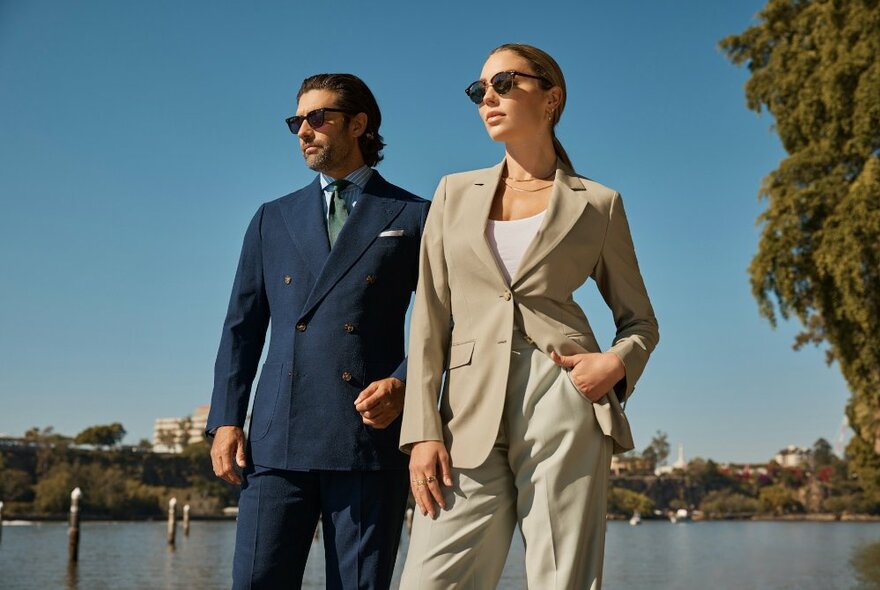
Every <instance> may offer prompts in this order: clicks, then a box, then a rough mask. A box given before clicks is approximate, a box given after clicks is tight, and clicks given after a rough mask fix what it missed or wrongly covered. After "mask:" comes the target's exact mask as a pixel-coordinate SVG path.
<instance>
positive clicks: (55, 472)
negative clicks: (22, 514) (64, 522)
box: [34, 463, 75, 514]
mask: <svg viewBox="0 0 880 590" xmlns="http://www.w3.org/2000/svg"><path fill="white" fill-rule="evenodd" d="M73 481H74V474H73V470H72V469H71V468H70V465H67V464H66V463H62V464H59V465H56V466H55V467H53V468H52V469H50V470H49V472H48V473H47V474H46V475H45V477H43V478H42V479H40V481H38V482H37V485H35V486H34V493H35V497H34V508H35V509H36V510H37V512H42V513H45V514H59V513H63V512H66V511H67V510H69V509H70V492H71V491H73V488H74V487H75V486H74V485H73Z"/></svg>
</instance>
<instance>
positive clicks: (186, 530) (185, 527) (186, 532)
mask: <svg viewBox="0 0 880 590" xmlns="http://www.w3.org/2000/svg"><path fill="white" fill-rule="evenodd" d="M183 536H184V537H188V536H189V504H184V505H183Z"/></svg>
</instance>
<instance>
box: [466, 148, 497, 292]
mask: <svg viewBox="0 0 880 590" xmlns="http://www.w3.org/2000/svg"><path fill="white" fill-rule="evenodd" d="M503 169H504V160H502V161H501V163H500V164H497V165H495V166H493V167H492V168H489V169H487V170H486V171H484V172H483V173H482V174H480V175H479V176H478V177H477V178H476V179H475V180H474V184H473V186H472V187H471V188H470V191H469V193H468V194H467V196H465V202H466V206H467V208H468V213H469V214H468V216H467V223H468V231H467V234H468V237H469V239H470V244H471V248H473V250H474V252H475V253H476V255H477V257H478V258H479V259H480V260H481V261H482V262H483V264H485V265H486V267H487V268H488V269H489V270H490V271H491V272H492V273H493V274H494V275H495V276H496V277H497V278H498V282H499V284H500V285H501V286H502V288H503V289H506V288H507V282H506V281H505V280H504V273H502V272H501V268H500V267H499V266H498V259H497V258H496V257H495V254H493V253H492V249H491V248H490V247H489V242H488V241H487V240H486V226H487V224H488V221H489V211H490V210H491V209H492V199H493V198H494V197H495V189H496V188H497V186H498V181H499V179H500V178H501V171H502V170H503Z"/></svg>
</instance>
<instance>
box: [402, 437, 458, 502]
mask: <svg viewBox="0 0 880 590" xmlns="http://www.w3.org/2000/svg"><path fill="white" fill-rule="evenodd" d="M409 479H410V487H411V488H412V493H413V497H414V498H415V499H416V504H418V506H419V510H421V511H422V515H430V516H431V518H435V517H436V516H437V513H438V512H439V509H438V508H437V507H436V506H435V502H436V504H437V505H439V507H440V508H446V501H445V500H444V499H443V492H442V491H441V490H440V480H441V479H442V480H443V483H444V484H445V485H446V486H451V485H452V470H451V469H450V467H449V453H447V452H446V447H445V446H444V445H443V443H442V442H441V441H438V440H424V441H422V442H417V443H415V444H413V446H412V452H411V455H410V459H409Z"/></svg>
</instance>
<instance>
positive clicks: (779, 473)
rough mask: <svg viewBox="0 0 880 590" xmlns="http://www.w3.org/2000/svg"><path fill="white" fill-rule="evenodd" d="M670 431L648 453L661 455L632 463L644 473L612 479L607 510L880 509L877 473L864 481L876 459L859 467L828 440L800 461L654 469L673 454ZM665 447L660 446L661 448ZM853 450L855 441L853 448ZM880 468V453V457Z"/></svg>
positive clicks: (712, 513) (717, 514)
mask: <svg viewBox="0 0 880 590" xmlns="http://www.w3.org/2000/svg"><path fill="white" fill-rule="evenodd" d="M665 438H666V435H665V434H663V433H658V436H657V437H655V439H654V441H652V444H651V446H649V448H648V449H646V451H645V452H643V453H642V454H641V456H642V457H645V456H647V457H651V458H659V461H654V460H646V461H642V462H638V461H633V462H632V464H635V465H642V466H643V467H642V469H641V471H638V470H637V471H636V472H630V473H628V474H627V475H622V476H618V477H612V480H611V489H610V490H609V500H608V510H609V512H610V513H611V514H613V515H618V516H629V515H631V514H632V513H633V512H635V511H638V512H639V513H641V515H642V516H649V517H650V516H651V515H654V514H655V511H658V512H659V513H660V515H665V514H666V513H668V512H670V511H675V510H678V509H680V508H684V509H686V510H689V511H694V510H698V511H700V512H701V513H702V516H703V517H704V518H748V517H753V516H760V517H768V516H770V517H785V516H788V515H799V514H801V515H807V514H820V513H822V514H827V513H830V514H833V515H835V517H841V516H843V515H849V514H861V515H880V486H877V485H876V478H870V477H869V478H868V479H867V480H865V479H862V478H861V477H860V475H861V474H862V473H864V469H865V465H866V464H867V465H870V464H871V460H870V458H866V457H861V458H860V460H859V463H858V468H857V469H854V468H853V465H852V461H851V457H849V456H847V457H846V458H844V459H841V458H839V457H837V456H836V455H835V454H834V453H833V451H832V448H831V445H830V444H829V443H828V441H826V440H825V439H821V438H820V439H819V440H817V441H816V443H815V444H814V445H813V448H812V449H811V452H810V454H809V460H808V461H807V462H805V463H804V464H802V465H800V466H798V467H783V466H781V465H779V464H778V463H776V462H775V461H770V462H769V463H767V464H766V465H720V464H718V463H716V462H714V461H712V460H711V459H709V460H704V459H699V458H698V459H694V460H692V461H690V462H689V463H688V465H687V467H686V468H684V469H676V470H674V471H673V472H672V473H669V474H663V475H659V476H658V475H654V469H655V467H656V465H657V464H658V462H659V463H663V462H664V461H665V458H666V454H665V453H664V452H663V451H664V448H665V451H666V453H668V444H666V442H665ZM658 448H659V449H660V452H659V453H658V452H657V449H658ZM850 448H852V445H851V446H850ZM873 460H874V462H875V463H874V466H875V467H874V468H878V467H880V465H878V464H877V463H880V458H877V457H876V456H875V457H874V459H873Z"/></svg>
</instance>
